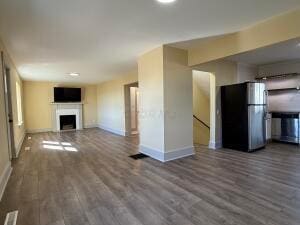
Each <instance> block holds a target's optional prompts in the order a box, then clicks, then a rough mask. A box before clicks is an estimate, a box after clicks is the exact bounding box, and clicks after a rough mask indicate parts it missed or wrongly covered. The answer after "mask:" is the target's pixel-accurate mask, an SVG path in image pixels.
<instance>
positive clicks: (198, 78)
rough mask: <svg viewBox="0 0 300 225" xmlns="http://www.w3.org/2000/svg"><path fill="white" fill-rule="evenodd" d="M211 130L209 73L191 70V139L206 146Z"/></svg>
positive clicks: (196, 143)
mask: <svg viewBox="0 0 300 225" xmlns="http://www.w3.org/2000/svg"><path fill="white" fill-rule="evenodd" d="M210 130H211V74H210V73H208V72H204V71H198V70H193V140H194V145H195V146H197V145H204V146H208V145H209V142H210V133H211V132H210Z"/></svg>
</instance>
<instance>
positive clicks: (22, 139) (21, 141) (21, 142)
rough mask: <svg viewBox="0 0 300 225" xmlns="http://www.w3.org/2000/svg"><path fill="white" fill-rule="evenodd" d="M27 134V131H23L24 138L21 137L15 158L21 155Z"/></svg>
mask: <svg viewBox="0 0 300 225" xmlns="http://www.w3.org/2000/svg"><path fill="white" fill-rule="evenodd" d="M25 136H26V132H24V133H23V135H22V138H21V140H20V142H19V144H18V145H17V146H16V155H15V156H14V158H18V157H19V153H20V151H21V148H22V145H23V142H24V139H25Z"/></svg>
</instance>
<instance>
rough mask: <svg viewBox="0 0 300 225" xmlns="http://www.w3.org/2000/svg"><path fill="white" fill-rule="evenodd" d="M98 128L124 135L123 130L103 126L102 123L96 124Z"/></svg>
mask: <svg viewBox="0 0 300 225" xmlns="http://www.w3.org/2000/svg"><path fill="white" fill-rule="evenodd" d="M98 128H100V129H102V130H106V131H108V132H110V133H113V134H117V135H121V136H126V132H125V130H117V129H114V128H110V127H107V126H104V125H102V124H98Z"/></svg>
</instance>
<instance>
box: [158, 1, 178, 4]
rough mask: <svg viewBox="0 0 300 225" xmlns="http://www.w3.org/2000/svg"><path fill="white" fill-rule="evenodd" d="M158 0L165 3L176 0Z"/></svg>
mask: <svg viewBox="0 0 300 225" xmlns="http://www.w3.org/2000/svg"><path fill="white" fill-rule="evenodd" d="M156 1H158V2H160V3H163V4H167V3H172V2H175V1H176V0H156Z"/></svg>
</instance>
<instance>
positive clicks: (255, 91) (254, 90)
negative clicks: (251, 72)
mask: <svg viewBox="0 0 300 225" xmlns="http://www.w3.org/2000/svg"><path fill="white" fill-rule="evenodd" d="M247 87H248V90H247V91H248V105H263V104H266V87H265V84H264V83H251V82H250V83H248V84H247Z"/></svg>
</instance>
